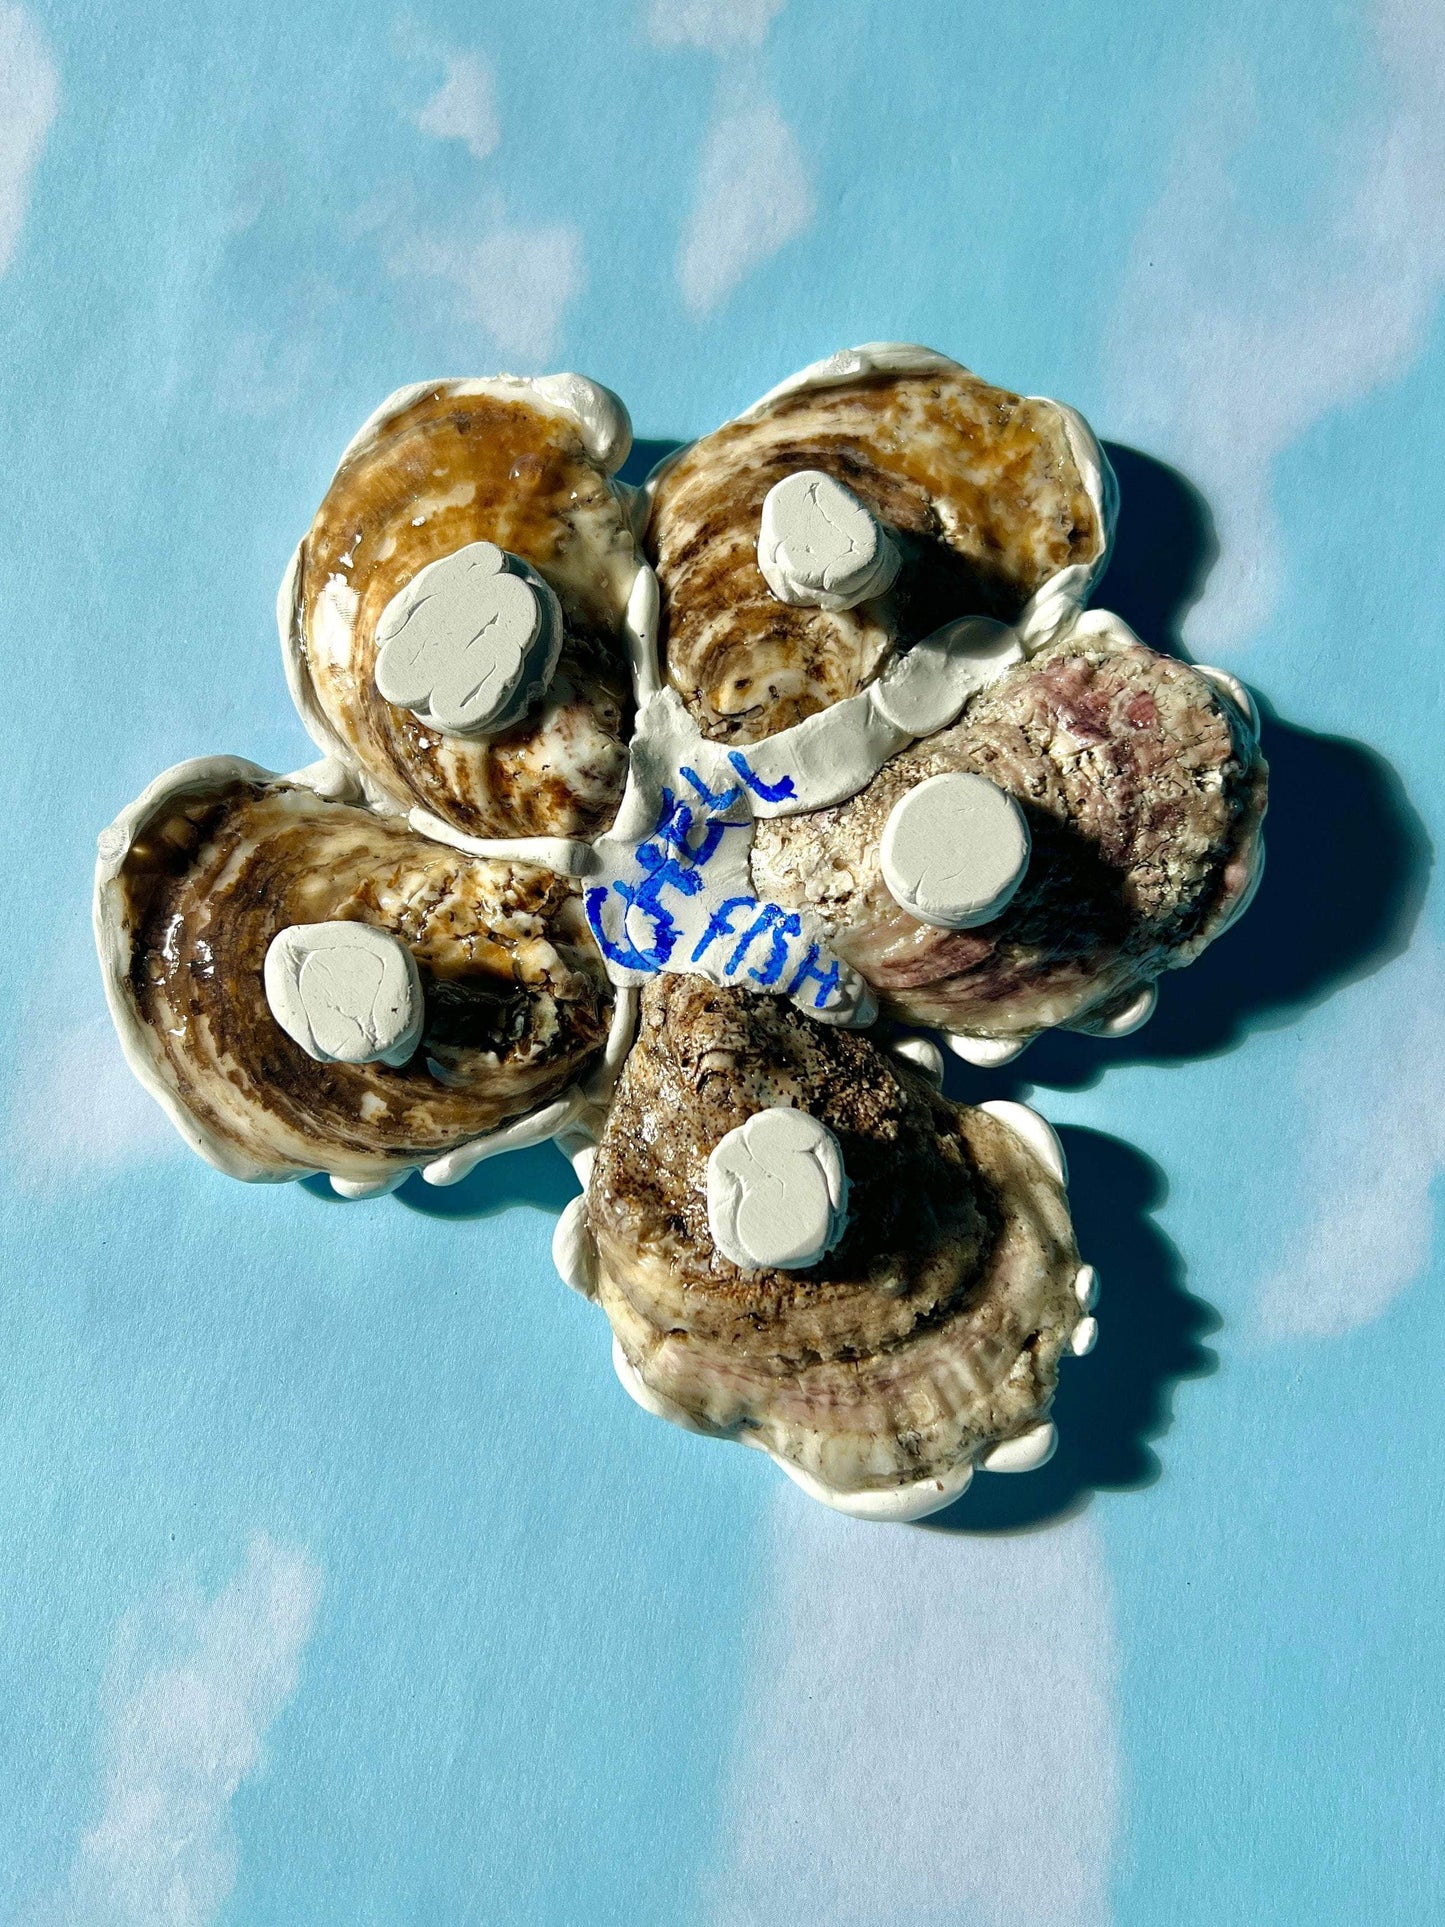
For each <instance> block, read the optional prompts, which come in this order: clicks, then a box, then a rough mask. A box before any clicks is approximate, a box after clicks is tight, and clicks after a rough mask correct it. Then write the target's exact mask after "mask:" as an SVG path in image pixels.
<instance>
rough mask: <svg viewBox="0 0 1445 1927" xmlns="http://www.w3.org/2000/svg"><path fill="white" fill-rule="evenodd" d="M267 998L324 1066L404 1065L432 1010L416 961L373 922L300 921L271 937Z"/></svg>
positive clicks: (309, 1053)
mask: <svg viewBox="0 0 1445 1927" xmlns="http://www.w3.org/2000/svg"><path fill="white" fill-rule="evenodd" d="M263 981H264V983H265V986H266V1002H267V1003H268V1004H269V1005H270V1007H271V1015H272V1016H273V1017H274V1018H275V1019H276V1022H277V1023H278V1024H279V1025H280V1026H281V1028H282V1030H284V1031H285V1033H286V1035H287V1036H288V1037H290V1038H292V1039H293V1040H294V1041H295V1042H296V1043H298V1044H299V1045H300V1046H301V1048H302V1050H304V1051H305V1052H306V1054H307V1056H308V1057H314V1058H315V1059H316V1061H317V1063H318V1064H392V1065H397V1064H404V1063H406V1061H407V1059H408V1058H409V1057H411V1055H412V1054H413V1052H414V1051H415V1050H416V1047H417V1045H418V1044H419V1043H420V1041H421V1033H422V1023H423V1020H424V1017H425V1008H424V1005H423V1002H422V991H421V978H420V977H419V975H418V974H417V967H416V959H415V958H414V957H413V956H412V954H411V952H410V950H408V949H407V947H406V945H405V944H404V943H403V942H402V941H401V939H400V938H399V937H394V936H392V934H391V932H390V931H389V930H374V929H373V928H372V927H371V925H370V924H367V923H293V924H288V926H287V927H286V929H284V930H282V931H280V932H279V933H278V934H277V935H276V936H275V937H273V938H272V939H271V944H270V948H269V949H268V950H267V952H266V963H265V968H264V972H263Z"/></svg>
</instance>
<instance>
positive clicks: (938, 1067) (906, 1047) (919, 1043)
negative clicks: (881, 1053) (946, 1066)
mask: <svg viewBox="0 0 1445 1927" xmlns="http://www.w3.org/2000/svg"><path fill="white" fill-rule="evenodd" d="M888 1048H889V1049H890V1050H891V1051H892V1052H893V1055H894V1056H895V1057H901V1058H902V1059H903V1061H904V1063H905V1064H911V1065H912V1066H913V1068H914V1070H916V1071H917V1072H918V1073H919V1075H920V1076H922V1077H926V1078H927V1079H928V1081H929V1083H930V1084H932V1086H933V1087H934V1089H935V1090H937V1089H938V1088H939V1087H940V1086H941V1085H942V1083H943V1052H942V1051H941V1050H940V1049H939V1048H938V1046H937V1044H935V1043H934V1041H933V1039H932V1038H931V1037H895V1038H894V1040H893V1042H892V1043H891V1044H890V1045H889V1047H888Z"/></svg>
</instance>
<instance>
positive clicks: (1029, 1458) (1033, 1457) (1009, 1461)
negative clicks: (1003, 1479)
mask: <svg viewBox="0 0 1445 1927" xmlns="http://www.w3.org/2000/svg"><path fill="white" fill-rule="evenodd" d="M1058 1443H1059V1435H1058V1432H1057V1430H1056V1429H1055V1426H1054V1423H1053V1421H1052V1420H1051V1419H1044V1420H1043V1421H1042V1423H1041V1424H1038V1425H1033V1426H1030V1427H1029V1429H1028V1431H1027V1432H1020V1433H1019V1434H1018V1436H1017V1437H1016V1438H1011V1439H1005V1440H1004V1441H1003V1442H1002V1444H1000V1445H996V1446H995V1447H994V1448H993V1450H992V1451H991V1452H987V1453H985V1454H984V1456H983V1457H982V1458H981V1459H980V1460H979V1464H980V1466H982V1468H983V1470H984V1471H985V1472H1036V1471H1037V1470H1038V1468H1039V1467H1040V1466H1041V1465H1047V1464H1048V1462H1049V1460H1050V1459H1051V1458H1052V1457H1053V1456H1054V1451H1055V1448H1056V1447H1057V1445H1058Z"/></svg>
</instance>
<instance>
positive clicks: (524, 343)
mask: <svg viewBox="0 0 1445 1927" xmlns="http://www.w3.org/2000/svg"><path fill="white" fill-rule="evenodd" d="M389 266H390V270H391V273H392V274H393V275H394V276H396V277H398V278H402V277H407V276H413V275H420V276H423V277H427V278H431V279H435V280H438V281H441V282H443V283H444V284H445V285H446V286H447V287H449V288H450V290H451V292H452V296H453V299H454V301H455V303H456V308H457V313H458V315H459V316H460V317H461V318H462V319H464V320H466V321H472V322H477V323H480V325H481V326H482V327H483V328H485V329H486V331H487V333H488V334H489V335H490V336H491V338H492V341H493V343H494V345H495V346H496V348H497V351H498V352H499V353H500V354H503V355H506V356H509V357H511V358H512V359H513V360H514V361H516V362H517V363H519V364H522V365H523V372H527V371H528V370H529V369H530V368H535V367H540V366H542V365H543V364H545V363H546V362H547V361H549V360H550V359H551V357H552V355H553V354H554V352H555V351H556V348H557V346H558V343H559V341H560V339H561V333H562V319H563V316H564V315H565V314H566V311H567V309H568V308H569V307H570V306H571V304H572V302H573V301H574V300H576V298H577V296H578V295H579V294H580V293H581V292H582V289H583V286H584V285H585V279H586V277H585V274H584V271H583V266H582V234H581V231H580V229H578V228H577V227H576V226H574V225H572V224H571V223H569V222H559V223H557V224H555V225H552V226H538V227H528V226H522V225H518V224H515V223H513V222H511V221H508V220H507V219H506V217H505V215H502V214H500V213H499V214H498V216H497V218H496V219H495V221H494V222H493V224H492V226H491V227H490V228H489V229H488V230H487V231H486V232H485V233H484V234H483V236H482V238H481V239H480V240H476V241H469V240H463V239H460V238H451V237H446V236H442V235H435V234H434V235H428V236H422V237H420V238H418V239H416V240H413V241H407V242H404V243H402V244H401V245H400V246H399V247H397V248H396V249H395V250H394V251H393V253H392V256H391V259H390V263H389Z"/></svg>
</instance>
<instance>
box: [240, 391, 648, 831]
mask: <svg viewBox="0 0 1445 1927" xmlns="http://www.w3.org/2000/svg"><path fill="white" fill-rule="evenodd" d="M480 541H488V542H495V543H496V544H497V545H498V546H499V547H500V548H502V549H505V550H507V551H508V552H509V553H510V554H512V555H516V556H520V557H521V558H522V559H523V560H524V561H525V562H528V563H530V564H531V565H532V567H533V568H534V569H536V570H537V572H538V573H539V574H540V575H541V576H543V577H544V578H545V579H546V581H547V582H548V583H549V584H550V585H551V587H552V588H553V589H554V590H555V591H556V594H557V597H558V600H559V602H560V604H561V607H562V617H563V641H562V651H561V656H560V659H559V662H558V665H557V670H556V674H555V675H554V677H553V680H552V683H551V685H550V687H549V689H548V690H547V692H546V693H545V695H544V696H543V697H542V698H541V699H540V701H539V703H538V704H537V705H536V707H535V708H534V709H533V710H532V711H530V712H529V713H528V714H527V715H526V716H525V717H523V719H522V720H521V722H519V723H518V724H517V725H516V726H515V727H514V728H512V729H509V730H507V731H505V732H504V733H503V734H502V735H500V736H496V737H493V738H477V737H466V736H449V735H447V734H445V733H444V732H443V731H441V730H439V729H437V728H435V727H434V726H432V725H431V724H428V723H425V722H422V721H421V720H419V719H418V718H417V717H416V716H414V715H413V714H412V712H411V711H410V710H408V709H399V708H396V707H394V706H393V705H392V704H390V703H388V702H386V701H385V699H384V698H383V697H382V695H381V692H380V691H379V690H378V689H377V687H376V682H375V669H376V655H377V648H376V640H375V633H376V626H377V622H378V620H379V619H380V616H381V614H382V611H383V610H384V609H385V608H386V605H387V603H388V602H390V600H391V598H392V597H393V596H394V595H395V594H396V593H397V591H398V590H399V589H400V588H401V587H402V586H403V585H404V584H405V583H406V582H408V581H410V580H411V578H412V577H413V576H414V575H416V574H417V573H418V571H419V570H421V569H423V568H425V567H426V566H427V564H428V563H431V562H435V561H437V560H438V559H439V558H440V557H442V556H444V555H449V554H451V553H453V552H454V551H455V550H457V549H459V548H462V547H464V546H465V545H466V544H468V543H470V542H480ZM639 564H640V557H639V555H638V552H637V548H636V545H635V543H634V541H633V537H632V533H631V530H630V528H629V525H628V517H627V506H626V504H625V502H624V499H623V494H622V492H621V490H620V489H619V488H618V486H617V485H616V484H614V483H613V482H612V480H611V478H610V476H609V474H608V473H607V471H606V468H605V467H604V466H603V463H602V462H601V461H600V460H599V459H598V458H597V456H596V455H595V454H594V453H592V452H590V450H589V448H588V446H587V438H586V436H585V433H584V429H583V426H582V424H580V423H579V422H578V420H577V419H576V418H575V416H573V415H572V414H571V413H569V412H568V411H567V410H565V409H561V408H558V407H556V406H553V405H551V404H549V403H548V402H546V401H545V400H544V399H543V398H542V397H541V396H540V395H539V394H537V393H536V392H535V391H534V390H533V389H532V388H530V387H529V386H528V385H527V384H525V383H523V382H520V381H517V382H512V383H508V382H506V381H503V380H498V381H493V382H481V381H478V382H435V383H432V384H430V385H429V386H425V387H422V388H420V389H411V390H404V391H402V393H401V394H400V395H399V396H396V397H393V399H392V402H391V403H389V404H387V405H386V406H384V407H383V408H382V409H380V410H379V411H378V413H377V415H376V416H375V417H373V420H372V422H371V423H369V424H368V425H367V427H366V428H365V429H364V430H363V431H362V433H361V434H360V435H359V436H358V437H357V439H356V441H355V442H353V444H352V446H351V447H350V448H349V449H348V450H347V452H346V454H345V455H344V456H343V457H342V461H341V466H340V467H339V468H338V470H337V472H336V476H335V478H334V480H333V481H332V483H331V486H330V488H329V489H328V490H327V492H326V498H325V500H324V501H323V502H322V504H321V507H320V509H319V510H318V511H317V514H316V519H315V521H314V522H313V523H312V525H311V528H310V530H309V531H308V533H307V535H306V537H305V539H304V541H303V542H302V543H301V545H300V547H299V549H298V550H297V552H296V556H295V558H294V560H293V562H292V566H291V569H290V570H289V571H288V574H287V577H286V580H285V582H284V583H283V584H282V589H281V596H280V600H279V603H278V608H277V616H278V621H279V624H280V627H281V634H282V644H283V649H284V652H285V655H286V665H287V676H288V679H289V681H290V684H291V691H292V695H293V697H294V698H295V701H296V704H297V707H298V709H299V710H300V711H301V715H302V718H303V720H304V721H305V723H306V726H307V728H308V730H309V731H310V733H311V735H312V736H313V738H314V739H315V741H316V742H317V743H318V744H319V746H320V747H321V748H322V749H323V750H324V751H325V752H326V753H327V754H329V755H334V756H338V757H340V758H341V759H342V760H343V761H345V762H348V763H349V764H350V765H351V766H352V767H354V768H356V769H358V770H360V771H362V772H364V773H365V775H366V776H367V777H368V778H369V779H370V781H371V783H372V784H373V785H374V786H375V789H376V791H378V792H379V793H380V795H381V796H382V797H383V798H384V799H385V801H386V802H387V804H388V805H389V806H390V807H391V808H393V809H395V810H397V811H400V812H403V813H404V812H406V811H409V810H412V809H421V810H425V811H428V812H429V813H430V814H432V815H433V816H436V817H439V818H440V819H441V821H442V822H443V823H445V824H447V825H449V826H450V827H451V828H452V829H455V830H460V831H462V832H463V833H465V834H467V835H471V836H479V837H498V836H591V835H594V834H596V833H597V832H599V831H601V830H604V829H605V828H606V827H607V826H608V824H609V823H610V822H611V821H612V818H613V815H614V813H615V812H616V808H617V804H618V801H619V799H620V797H621V795H622V786H623V782H624V780H625V778H626V774H627V742H628V737H629V735H630V733H631V728H632V713H633V688H632V676H631V667H630V661H629V638H628V626H627V609H628V602H629V598H630V596H631V594H632V591H633V587H634V584H635V581H636V578H637V573H638V568H639Z"/></svg>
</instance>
